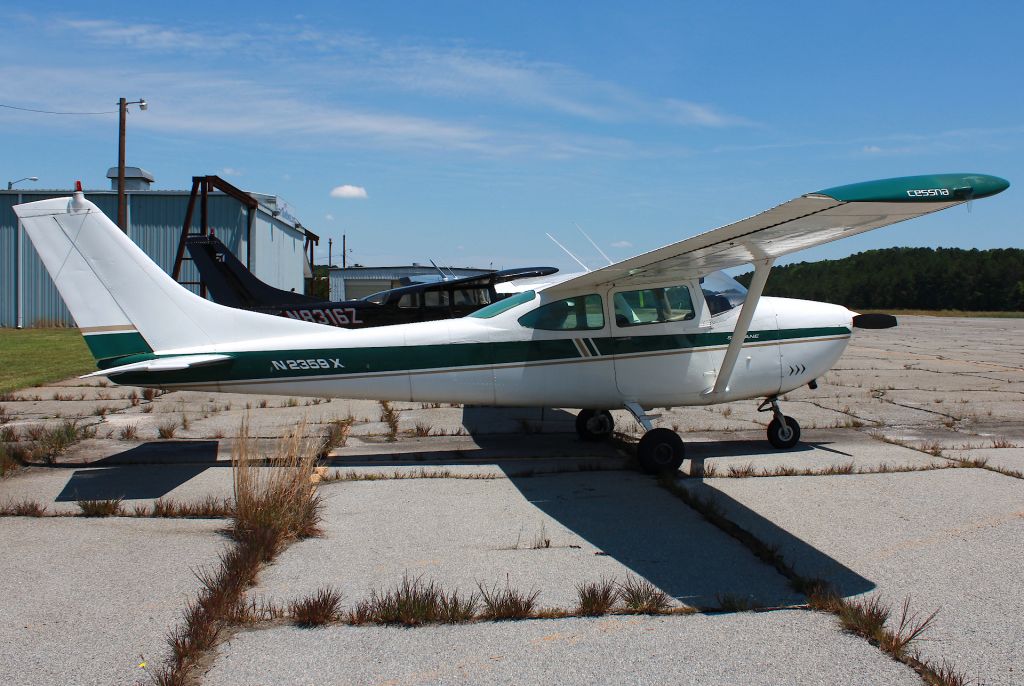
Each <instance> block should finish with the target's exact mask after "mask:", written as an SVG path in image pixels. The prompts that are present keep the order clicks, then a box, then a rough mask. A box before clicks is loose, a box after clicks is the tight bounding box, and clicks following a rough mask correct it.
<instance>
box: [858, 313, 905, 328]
mask: <svg viewBox="0 0 1024 686" xmlns="http://www.w3.org/2000/svg"><path fill="white" fill-rule="evenodd" d="M853 325H854V326H856V327H857V328H858V329H891V328H892V327H894V326H896V317H894V316H892V315H891V314H882V313H873V314H858V315H856V316H854V318H853Z"/></svg>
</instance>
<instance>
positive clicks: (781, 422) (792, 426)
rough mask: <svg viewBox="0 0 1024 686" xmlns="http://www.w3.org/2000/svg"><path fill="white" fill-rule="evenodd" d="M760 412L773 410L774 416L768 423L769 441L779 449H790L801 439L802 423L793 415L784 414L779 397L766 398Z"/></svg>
mask: <svg viewBox="0 0 1024 686" xmlns="http://www.w3.org/2000/svg"><path fill="white" fill-rule="evenodd" d="M757 411H758V412H771V413H772V414H773V415H774V418H773V419H772V421H771V422H769V423H768V442H769V443H771V444H772V446H774V447H776V448H778V449H779V450H789V449H790V448H792V447H793V446H794V445H796V444H797V443H798V442H799V441H800V425H799V424H797V421H796V420H795V419H793V418H792V417H787V416H786V415H784V414H782V410H780V409H779V399H778V398H777V397H775V396H772V397H770V398H765V400H764V402H762V403H761V404H760V405H759V406H758V408H757Z"/></svg>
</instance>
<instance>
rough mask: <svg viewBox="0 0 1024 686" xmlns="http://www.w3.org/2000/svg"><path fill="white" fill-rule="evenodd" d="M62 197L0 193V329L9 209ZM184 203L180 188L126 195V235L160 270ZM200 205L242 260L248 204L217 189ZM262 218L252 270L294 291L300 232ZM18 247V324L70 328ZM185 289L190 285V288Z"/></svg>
mask: <svg viewBox="0 0 1024 686" xmlns="http://www.w3.org/2000/svg"><path fill="white" fill-rule="evenodd" d="M66 195H67V192H66V191H64V192H23V193H21V196H20V200H19V195H18V194H17V193H10V194H8V193H2V192H0V326H5V327H13V326H16V325H17V323H18V322H17V281H18V258H17V250H16V244H17V239H18V227H17V217H15V215H14V212H13V210H12V209H11V208H12V207H13V206H14V205H16V204H18V203H19V202H22V203H25V202H34V201H36V200H44V199H46V198H54V197H64V196H66ZM87 196H88V198H89V200H91V201H92V202H94V203H95V204H96V205H97V206H98V207H99V208H100V209H101V210H102V211H103V212H104V214H106V215H107V216H108V217H111V218H114V217H116V216H117V194H116V193H112V192H109V191H107V192H96V191H93V192H87ZM187 206H188V193H187V192H166V191H164V192H161V191H157V192H134V193H133V192H129V193H128V219H129V228H128V235H129V236H130V237H131V238H132V240H134V241H135V242H136V244H138V245H139V247H141V248H142V249H143V250H144V251H145V252H146V253H147V254H148V255H149V256H150V257H151V258H153V261H154V262H156V263H157V264H159V265H160V267H161V268H162V269H164V270H165V271H167V272H168V273H170V271H171V269H172V268H173V265H174V257H175V252H176V251H177V247H178V240H179V238H180V235H181V225H182V222H183V221H184V219H185V211H186V208H187ZM207 209H208V223H209V226H210V228H211V230H213V232H214V233H215V234H216V235H217V237H218V238H220V240H221V241H223V242H224V244H225V245H227V246H228V248H229V249H230V250H231V251H232V252H234V253H235V255H237V256H238V258H239V259H240V260H241V261H242V262H243V263H246V262H247V259H248V255H247V252H248V237H247V231H248V209H247V208H245V207H244V206H243V205H242V204H241V203H239V202H238V201H236V200H235V199H234V198H231V197H229V196H226V195H222V194H220V193H216V194H211V195H210V196H209V201H208V205H207ZM261 214H262V213H261ZM264 216H266V217H267V218H268V219H270V220H271V221H269V222H268V223H267V226H266V227H265V229H264V231H263V232H261V237H259V238H257V239H256V240H255V241H254V264H253V265H252V266H253V267H254V269H253V272H254V273H255V274H256V276H257V277H259V278H260V279H263V280H264V281H267V282H268V283H271V284H273V285H275V286H277V287H278V288H285V289H289V288H295V289H296V291H298V292H302V287H303V261H302V253H303V245H304V238H303V236H302V234H301V233H299V232H298V231H295V230H294V229H292V228H290V227H288V226H287V225H285V224H284V223H282V222H280V221H278V220H276V219H273V218H270V217H269V215H264ZM199 221H200V212H199V202H198V200H197V202H196V209H195V212H194V218H193V226H194V228H195V230H197V231H198V229H199ZM254 232H255V229H254ZM257 243H258V245H257ZM21 247H22V262H23V264H24V274H23V275H22V279H21V282H22V289H23V292H22V302H23V325H24V326H33V325H35V324H37V323H46V324H64V325H67V326H74V320H73V319H72V317H71V315H70V313H69V312H68V310H67V307H66V306H65V305H64V302H63V300H62V299H61V297H60V294H59V293H58V292H57V288H56V287H55V286H54V285H53V281H52V280H51V279H50V275H49V274H48V273H47V271H46V268H45V267H44V266H43V264H42V262H41V260H40V259H39V256H38V254H37V253H36V251H35V248H34V247H33V246H32V242H31V241H30V240H28V237H24V239H23V241H22V246H21ZM256 252H260V253H262V260H263V261H262V262H261V263H260V265H257V264H255V253H256ZM182 271H183V273H182V280H183V281H195V280H198V274H197V273H196V272H195V267H193V266H192V264H191V262H189V261H186V262H185V263H184V266H183V268H182ZM192 289H193V290H198V289H197V288H196V287H192Z"/></svg>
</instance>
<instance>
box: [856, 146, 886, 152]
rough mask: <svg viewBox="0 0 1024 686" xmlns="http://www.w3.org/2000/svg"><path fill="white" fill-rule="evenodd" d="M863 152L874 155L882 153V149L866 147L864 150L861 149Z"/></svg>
mask: <svg viewBox="0 0 1024 686" xmlns="http://www.w3.org/2000/svg"><path fill="white" fill-rule="evenodd" d="M861 152H866V153H870V154H874V153H879V152H882V149H881V148H880V147H878V146H877V145H865V146H864V147H863V148H861Z"/></svg>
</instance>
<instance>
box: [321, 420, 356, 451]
mask: <svg viewBox="0 0 1024 686" xmlns="http://www.w3.org/2000/svg"><path fill="white" fill-rule="evenodd" d="M355 420H356V418H355V417H353V416H352V415H349V416H348V417H345V418H344V419H333V420H331V422H330V423H328V424H327V433H326V434H325V435H324V437H323V447H321V448H320V457H322V458H323V457H327V456H328V455H330V454H331V451H333V450H335V449H336V448H344V447H345V444H346V443H348V436H349V434H350V433H351V432H352V424H353V423H355Z"/></svg>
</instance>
